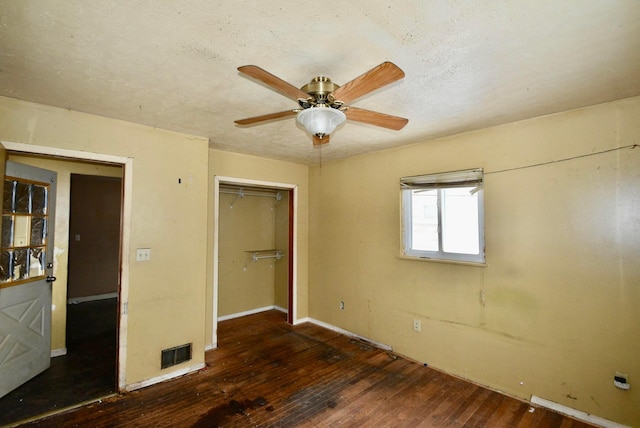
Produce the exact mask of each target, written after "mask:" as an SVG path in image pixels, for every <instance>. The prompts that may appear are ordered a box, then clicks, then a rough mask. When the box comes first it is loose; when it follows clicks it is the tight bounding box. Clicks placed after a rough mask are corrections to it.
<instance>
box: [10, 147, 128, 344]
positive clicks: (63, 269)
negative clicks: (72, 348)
mask: <svg viewBox="0 0 640 428" xmlns="http://www.w3.org/2000/svg"><path fill="white" fill-rule="evenodd" d="M7 159H8V160H11V161H14V162H19V163H23V164H26V165H31V166H35V167H38V168H44V169H48V170H50V171H56V172H57V174H58V181H57V183H56V218H55V238H54V243H55V253H54V256H55V260H54V265H55V277H56V282H55V283H54V284H53V287H52V296H51V298H52V304H53V308H52V311H51V349H52V350H59V349H64V348H65V347H66V325H67V280H68V257H69V200H70V195H71V186H70V185H71V174H86V175H100V176H106V177H121V176H122V167H120V166H110V165H103V164H96V163H93V164H92V163H86V162H72V161H68V160H62V159H53V158H48V157H42V156H25V155H19V154H14V153H9V156H7Z"/></svg>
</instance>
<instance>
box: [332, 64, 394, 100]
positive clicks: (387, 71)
mask: <svg viewBox="0 0 640 428" xmlns="http://www.w3.org/2000/svg"><path fill="white" fill-rule="evenodd" d="M403 77H404V71H402V70H401V69H400V68H399V67H398V66H397V65H395V64H394V63H392V62H389V61H387V62H383V63H382V64H380V65H379V66H377V67H374V68H372V69H371V70H369V71H367V72H366V73H364V74H362V75H360V76H358V77H356V78H355V79H353V80H352V81H350V82H347V83H345V84H344V85H342V86H340V87H339V88H338V89H336V90H335V91H333V93H332V94H331V95H332V96H333V98H334V99H336V100H338V101H342V102H343V103H345V104H347V103H349V102H351V101H353V100H355V99H356V98H360V97H361V96H363V95H365V94H368V93H369V92H372V91H375V90H376V89H378V88H382V87H383V86H385V85H388V84H389V83H392V82H395V81H396V80H400V79H402V78H403Z"/></svg>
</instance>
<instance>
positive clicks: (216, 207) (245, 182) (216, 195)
mask: <svg viewBox="0 0 640 428" xmlns="http://www.w3.org/2000/svg"><path fill="white" fill-rule="evenodd" d="M220 184H229V185H235V186H258V187H268V188H272V189H282V190H287V191H288V192H289V194H290V197H289V207H290V208H289V249H288V251H289V284H288V290H289V296H288V308H287V321H288V322H289V323H290V324H294V325H295V324H296V323H297V320H298V312H297V309H298V305H297V299H296V296H297V290H298V287H297V285H298V275H297V271H298V269H297V258H298V257H297V255H298V244H297V241H298V239H297V230H298V210H297V209H296V208H297V206H298V185H296V184H289V183H278V182H272V181H262V180H250V179H245V178H238V177H226V176H220V175H216V176H215V177H214V186H213V292H212V299H213V301H212V321H211V322H212V330H211V344H210V346H208V347H207V349H215V348H217V347H218V271H219V267H218V259H219V248H218V241H219V235H220V233H219V227H220Z"/></svg>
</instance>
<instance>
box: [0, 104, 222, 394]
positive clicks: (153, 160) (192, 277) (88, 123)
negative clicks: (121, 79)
mask: <svg viewBox="0 0 640 428" xmlns="http://www.w3.org/2000/svg"><path fill="white" fill-rule="evenodd" d="M0 139H1V140H5V141H11V142H17V143H23V144H29V145H38V146H46V147H55V148H59V149H68V150H74V151H82V152H86V153H87V155H88V157H89V156H90V155H91V153H99V154H104V155H113V156H118V157H126V158H130V159H132V177H133V178H132V189H131V192H130V195H131V198H132V199H131V214H130V218H128V219H125V220H126V222H127V224H129V226H130V230H129V231H130V246H129V248H128V249H129V251H130V258H129V259H128V260H125V263H127V264H128V265H129V275H128V278H126V280H127V283H128V294H127V296H126V298H127V299H128V301H127V306H128V326H127V329H126V337H127V339H126V343H120V346H121V347H122V348H123V350H124V353H125V355H126V357H125V359H124V361H121V363H122V364H124V365H125V367H126V377H125V379H124V381H125V383H126V384H128V385H130V384H135V383H140V382H143V381H145V380H149V379H153V378H156V377H158V376H164V375H166V374H168V373H170V372H172V371H174V370H181V369H184V368H186V367H191V366H194V365H200V364H202V363H203V362H204V340H205V339H204V326H205V307H204V304H203V301H204V298H205V292H206V270H205V269H204V268H202V269H200V268H197V267H198V266H202V267H204V266H207V263H210V257H208V252H207V249H208V247H207V231H208V225H209V224H210V223H209V222H207V200H208V195H209V193H210V188H209V176H208V173H207V171H208V156H207V155H208V142H207V140H206V139H204V138H199V137H193V136H189V135H184V134H179V133H173V132H168V131H163V130H159V129H156V128H151V127H146V126H141V125H136V124H132V123H128V122H123V121H118V120H112V119H107V118H104V117H99V116H94V115H89V114H84V113H79V112H75V111H70V110H66V109H60V108H55V107H49V106H43V105H38V104H33V103H28V102H23V101H18V100H14V99H10V98H2V97H0ZM126 173H127V172H125V174H126ZM179 179H180V181H181V182H180V183H179V182H178V180H179ZM136 248H151V260H150V261H147V262H136V261H135V249H136ZM194 267H195V268H194ZM189 342H191V343H193V359H192V360H191V361H189V362H187V363H183V364H182V365H179V366H175V367H172V368H170V369H166V370H161V369H160V352H161V350H162V349H165V348H169V347H173V346H176V345H181V344H184V343H189Z"/></svg>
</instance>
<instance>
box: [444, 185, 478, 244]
mask: <svg viewBox="0 0 640 428" xmlns="http://www.w3.org/2000/svg"><path fill="white" fill-rule="evenodd" d="M473 189H474V188H473V187H460V188H453V189H443V190H442V247H443V251H445V252H447V253H460V254H479V253H480V248H479V242H478V194H477V193H474V194H473V195H472V194H471V191H472V190H473Z"/></svg>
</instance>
